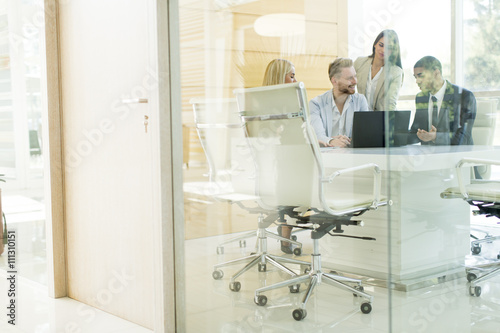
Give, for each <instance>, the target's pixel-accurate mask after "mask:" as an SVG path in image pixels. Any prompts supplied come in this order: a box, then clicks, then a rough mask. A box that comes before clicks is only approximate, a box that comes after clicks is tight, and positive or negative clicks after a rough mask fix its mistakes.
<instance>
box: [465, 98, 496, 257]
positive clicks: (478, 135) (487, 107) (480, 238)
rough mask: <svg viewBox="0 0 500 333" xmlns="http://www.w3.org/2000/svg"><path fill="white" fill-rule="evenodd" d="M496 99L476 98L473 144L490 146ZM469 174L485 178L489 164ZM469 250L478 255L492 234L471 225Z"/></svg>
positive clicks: (489, 171) (494, 121) (494, 122)
mask: <svg viewBox="0 0 500 333" xmlns="http://www.w3.org/2000/svg"><path fill="white" fill-rule="evenodd" d="M497 104H498V101H497V100H496V99H478V100H477V112H476V119H475V120H474V127H473V128H472V138H473V139H474V144H475V145H481V146H491V145H493V138H494V137H495V127H496V117H497V115H496V108H497ZM471 176H472V178H474V179H477V180H476V181H477V182H481V181H482V180H487V179H489V178H490V176H491V166H490V165H478V166H475V167H474V168H471ZM470 237H471V238H472V240H471V252H472V254H475V255H478V254H480V253H481V245H482V244H483V243H489V242H491V240H492V239H491V238H492V236H491V235H490V234H489V232H488V231H485V230H484V228H481V227H473V226H471V233H470Z"/></svg>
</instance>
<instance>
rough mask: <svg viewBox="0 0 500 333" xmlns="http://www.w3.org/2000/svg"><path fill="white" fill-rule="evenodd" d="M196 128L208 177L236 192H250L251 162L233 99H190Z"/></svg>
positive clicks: (251, 178)
mask: <svg viewBox="0 0 500 333" xmlns="http://www.w3.org/2000/svg"><path fill="white" fill-rule="evenodd" d="M191 104H192V105H193V110H194V116H195V123H196V130H197V132H198V136H199V138H200V142H201V145H202V147H203V150H204V152H205V155H206V158H207V163H208V166H209V170H210V171H209V176H210V181H212V182H215V183H217V184H218V185H219V186H222V187H228V186H230V187H231V190H232V191H234V192H238V193H245V194H252V195H253V194H254V193H255V182H254V180H253V179H254V177H255V176H254V173H255V171H254V169H255V168H254V162H253V159H252V156H251V154H250V151H249V149H248V146H247V143H246V139H245V132H244V129H243V124H242V122H241V119H240V117H239V113H238V108H237V105H236V100H235V99H227V98H225V99H223V98H221V99H193V100H191Z"/></svg>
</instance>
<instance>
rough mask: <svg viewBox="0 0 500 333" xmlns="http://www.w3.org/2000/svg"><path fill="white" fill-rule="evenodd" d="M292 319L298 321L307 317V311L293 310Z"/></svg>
mask: <svg viewBox="0 0 500 333" xmlns="http://www.w3.org/2000/svg"><path fill="white" fill-rule="evenodd" d="M292 316H293V319H295V320H297V321H300V320H302V319H304V318H305V317H306V316H307V311H306V310H304V309H295V310H293V312H292Z"/></svg>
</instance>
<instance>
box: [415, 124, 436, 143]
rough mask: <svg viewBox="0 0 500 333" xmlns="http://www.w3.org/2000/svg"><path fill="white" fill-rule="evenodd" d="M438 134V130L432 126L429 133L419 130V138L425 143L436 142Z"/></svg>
mask: <svg viewBox="0 0 500 333" xmlns="http://www.w3.org/2000/svg"><path fill="white" fill-rule="evenodd" d="M436 132H437V129H436V127H434V126H432V128H431V130H430V131H429V132H427V131H426V130H423V129H420V128H419V129H418V131H417V136H418V138H419V139H420V140H422V141H424V142H429V141H435V140H436Z"/></svg>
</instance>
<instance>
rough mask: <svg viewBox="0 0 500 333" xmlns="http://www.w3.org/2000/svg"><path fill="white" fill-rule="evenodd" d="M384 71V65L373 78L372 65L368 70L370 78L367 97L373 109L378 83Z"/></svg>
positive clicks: (367, 84) (367, 81) (369, 105)
mask: <svg viewBox="0 0 500 333" xmlns="http://www.w3.org/2000/svg"><path fill="white" fill-rule="evenodd" d="M383 71H384V66H382V67H381V68H380V70H379V71H378V73H377V75H375V77H374V78H373V79H372V67H371V66H370V71H369V72H368V80H366V91H365V93H366V99H367V100H368V107H369V108H370V110H373V98H374V97H375V90H376V89H377V83H378V80H379V78H380V75H381V73H382V72H383Z"/></svg>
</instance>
